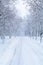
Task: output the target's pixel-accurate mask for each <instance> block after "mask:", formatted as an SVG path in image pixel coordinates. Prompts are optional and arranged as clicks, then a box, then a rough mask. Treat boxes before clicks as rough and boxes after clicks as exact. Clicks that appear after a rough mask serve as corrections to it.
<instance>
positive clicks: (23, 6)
mask: <svg viewBox="0 0 43 65" xmlns="http://www.w3.org/2000/svg"><path fill="white" fill-rule="evenodd" d="M9 8H10V9H11V10H13V12H14V11H15V9H16V16H18V17H21V18H22V19H24V18H26V17H27V15H30V11H29V10H30V6H29V4H27V2H26V1H23V0H17V1H15V2H14V1H12V0H10V2H9Z"/></svg>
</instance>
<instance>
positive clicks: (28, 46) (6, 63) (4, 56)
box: [0, 37, 43, 65]
mask: <svg viewBox="0 0 43 65" xmlns="http://www.w3.org/2000/svg"><path fill="white" fill-rule="evenodd" d="M0 65H43V40H42V42H41V43H40V41H39V38H38V39H37V40H35V39H32V38H29V37H12V38H11V39H9V38H6V39H5V40H4V44H3V42H2V40H1V39H0Z"/></svg>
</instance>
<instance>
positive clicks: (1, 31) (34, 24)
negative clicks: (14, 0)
mask: <svg viewBox="0 0 43 65" xmlns="http://www.w3.org/2000/svg"><path fill="white" fill-rule="evenodd" d="M26 1H27V3H28V4H29V6H31V9H30V13H31V15H30V17H31V18H29V16H28V20H26V21H27V22H28V25H27V30H26V31H25V35H28V36H39V35H40V31H41V30H43V0H30V1H29V0H26ZM23 21H24V20H22V19H21V18H18V16H16V14H15V8H14V12H13V11H12V10H10V9H9V3H8V2H7V0H6V1H4V0H2V1H0V36H1V37H2V38H4V37H5V36H9V37H11V36H15V35H16V34H17V29H18V28H19V25H20V23H21V22H23Z"/></svg>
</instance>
